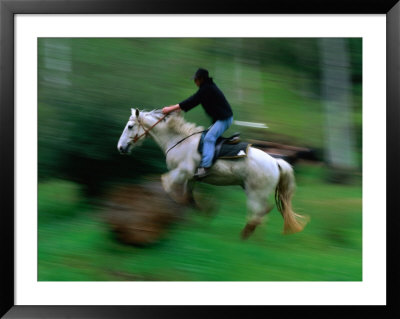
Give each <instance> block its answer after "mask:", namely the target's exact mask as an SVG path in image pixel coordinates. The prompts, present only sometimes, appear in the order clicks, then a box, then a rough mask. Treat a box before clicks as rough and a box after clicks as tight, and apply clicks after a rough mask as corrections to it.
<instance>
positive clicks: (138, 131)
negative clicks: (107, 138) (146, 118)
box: [118, 109, 144, 154]
mask: <svg viewBox="0 0 400 319" xmlns="http://www.w3.org/2000/svg"><path fill="white" fill-rule="evenodd" d="M131 110H132V115H131V116H130V117H129V121H128V123H126V125H125V128H124V131H123V132H122V135H121V137H120V138H119V141H118V151H119V152H120V153H121V154H128V153H130V152H131V151H132V149H133V148H134V147H135V146H138V145H140V144H141V143H142V142H143V140H144V139H143V138H141V139H138V140H136V138H138V137H139V136H141V135H142V134H144V128H143V126H142V125H141V124H140V117H141V114H140V111H139V110H138V109H136V110H134V109H131Z"/></svg>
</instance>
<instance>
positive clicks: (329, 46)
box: [319, 38, 356, 182]
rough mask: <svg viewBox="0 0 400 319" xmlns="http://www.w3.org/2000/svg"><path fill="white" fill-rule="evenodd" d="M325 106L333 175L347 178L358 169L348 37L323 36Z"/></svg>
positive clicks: (334, 178) (341, 179) (336, 178)
mask: <svg viewBox="0 0 400 319" xmlns="http://www.w3.org/2000/svg"><path fill="white" fill-rule="evenodd" d="M319 44H320V48H321V63H322V81H321V85H322V92H323V97H324V107H325V119H326V121H325V156H326V160H327V162H328V165H329V166H330V168H331V174H330V177H329V178H330V179H331V180H332V181H337V182H344V181H346V179H347V178H348V177H349V174H350V173H351V172H352V171H354V170H355V169H356V162H355V156H354V154H355V150H354V144H355V143H354V129H353V119H352V100H351V94H352V82H351V71H350V70H351V65H350V57H349V51H348V50H349V48H348V46H347V42H346V39H343V38H322V39H320V40H319Z"/></svg>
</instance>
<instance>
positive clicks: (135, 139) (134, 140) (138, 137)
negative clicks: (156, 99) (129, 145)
mask: <svg viewBox="0 0 400 319" xmlns="http://www.w3.org/2000/svg"><path fill="white" fill-rule="evenodd" d="M167 115H168V113H167V114H165V115H164V116H163V117H162V118H160V119H159V120H158V121H157V122H156V123H155V124H154V125H153V126H151V127H150V128H149V129H148V130H146V128H145V127H144V126H143V124H142V122H141V121H139V119H138V122H139V126H140V127H142V128H143V130H144V132H143V133H142V134H140V135H139V136H138V135H137V134H136V135H135V137H134V138H133V143H136V142H137V141H138V140H139V139H141V138H142V137H143V136H146V137H147V135H148V134H149V132H150V131H151V130H152V129H153V128H154V127H155V126H156V125H157V124H158V123H160V122H161V121H162V120H164V119H165V118H166V117H167Z"/></svg>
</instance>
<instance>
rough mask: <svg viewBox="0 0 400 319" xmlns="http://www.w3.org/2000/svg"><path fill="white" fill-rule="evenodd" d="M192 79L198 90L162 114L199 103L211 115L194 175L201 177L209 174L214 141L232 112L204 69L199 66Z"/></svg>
mask: <svg viewBox="0 0 400 319" xmlns="http://www.w3.org/2000/svg"><path fill="white" fill-rule="evenodd" d="M193 79H194V83H195V84H196V85H197V86H198V88H199V89H198V91H197V92H196V93H195V94H193V95H192V96H191V97H189V98H187V99H186V100H184V101H183V102H181V103H179V104H175V105H171V106H166V107H164V108H163V109H162V111H163V113H164V114H167V113H169V112H173V111H177V110H179V111H180V110H183V111H185V112H187V111H189V110H191V109H192V108H194V107H195V106H197V105H199V104H201V105H202V107H203V108H204V111H205V112H206V113H207V115H208V116H210V117H211V119H212V123H213V124H212V126H211V127H210V128H209V130H208V132H207V134H206V136H205V137H204V141H203V155H202V159H201V163H200V166H199V167H198V169H197V171H196V173H195V175H194V176H195V177H197V178H202V177H205V176H207V175H208V174H209V170H210V167H211V165H212V160H213V157H214V151H215V143H216V141H217V139H218V137H220V136H221V135H222V134H223V133H224V132H225V131H226V130H227V129H228V128H229V127H230V126H231V124H232V122H233V112H232V108H231V106H230V105H229V103H228V101H227V100H226V98H225V96H224V94H223V93H222V91H221V90H220V89H219V88H218V87H217V86H216V85H215V83H214V81H213V79H212V78H211V77H209V75H208V71H207V70H206V69H202V68H199V69H198V70H197V71H196V73H195V75H194V77H193Z"/></svg>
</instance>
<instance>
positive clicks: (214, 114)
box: [179, 78, 233, 123]
mask: <svg viewBox="0 0 400 319" xmlns="http://www.w3.org/2000/svg"><path fill="white" fill-rule="evenodd" d="M199 104H201V105H202V106H203V108H204V110H205V111H206V113H207V114H208V115H209V116H210V117H211V118H212V119H213V123H214V122H216V121H217V120H225V119H227V118H229V117H231V116H232V115H233V113H232V109H231V106H230V105H229V103H228V101H227V100H226V98H225V96H224V94H223V93H222V92H221V90H220V89H219V88H218V87H217V86H216V85H215V83H214V81H213V80H212V78H208V79H207V80H205V81H204V82H203V83H202V84H201V85H200V87H199V90H198V91H197V92H196V93H195V94H194V95H192V96H191V97H189V98H188V99H186V100H184V101H183V102H181V103H179V106H180V108H181V109H182V110H184V111H185V112H187V111H189V110H191V109H192V108H194V107H195V106H197V105H199Z"/></svg>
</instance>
